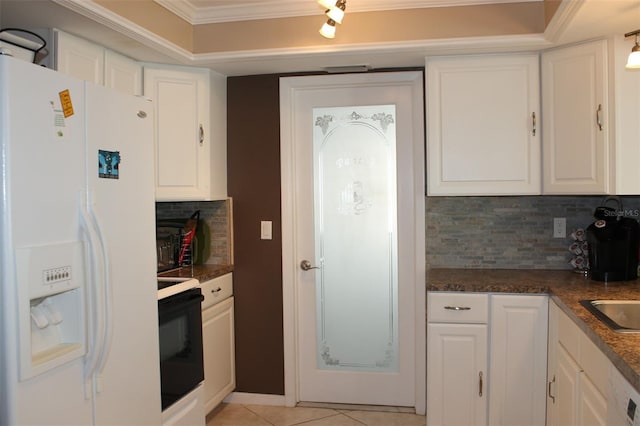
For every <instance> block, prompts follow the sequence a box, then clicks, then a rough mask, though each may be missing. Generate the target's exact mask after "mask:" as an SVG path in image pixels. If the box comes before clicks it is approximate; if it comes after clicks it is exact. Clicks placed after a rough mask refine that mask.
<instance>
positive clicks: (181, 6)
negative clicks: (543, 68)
mask: <svg viewBox="0 0 640 426" xmlns="http://www.w3.org/2000/svg"><path fill="white" fill-rule="evenodd" d="M153 1H155V2H156V3H158V4H159V5H161V6H162V7H164V8H166V9H167V10H169V11H171V12H172V13H174V14H175V15H177V16H179V17H180V18H182V19H183V20H185V21H186V22H188V23H190V24H191V25H200V24H216V23H222V22H235V21H253V20H258V19H275V18H293V17H296V16H312V15H318V14H321V13H322V8H321V7H320V6H319V5H318V4H317V3H316V2H315V1H299V0H271V1H263V2H253V3H252V2H251V0H248V1H243V2H238V4H234V5H224V6H207V7H196V6H195V5H194V4H193V2H192V1H190V0H153ZM539 1H543V0H400V1H389V0H349V1H348V5H347V11H348V12H373V11H384V10H399V9H422V8H428V7H459V6H477V5H486V4H498V3H525V2H539Z"/></svg>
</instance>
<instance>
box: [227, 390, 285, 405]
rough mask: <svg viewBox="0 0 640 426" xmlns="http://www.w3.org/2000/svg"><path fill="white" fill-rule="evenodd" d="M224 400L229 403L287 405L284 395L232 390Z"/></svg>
mask: <svg viewBox="0 0 640 426" xmlns="http://www.w3.org/2000/svg"><path fill="white" fill-rule="evenodd" d="M224 402H226V403H229V404H247V405H277V406H281V407H284V406H286V405H287V404H286V401H285V397H284V395H270V394H262V393H247V392H232V393H230V394H229V396H227V397H226V398H225V399H224Z"/></svg>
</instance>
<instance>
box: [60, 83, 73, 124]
mask: <svg viewBox="0 0 640 426" xmlns="http://www.w3.org/2000/svg"><path fill="white" fill-rule="evenodd" d="M58 96H60V103H61V104H62V113H63V114H64V118H69V117H71V116H72V115H73V102H71V93H69V89H66V90H63V91H62V92H60V93H58Z"/></svg>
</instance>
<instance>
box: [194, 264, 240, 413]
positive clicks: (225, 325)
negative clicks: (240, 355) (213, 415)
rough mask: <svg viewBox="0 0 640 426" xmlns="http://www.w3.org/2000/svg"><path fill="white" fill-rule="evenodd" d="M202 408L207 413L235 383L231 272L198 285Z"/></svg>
mask: <svg viewBox="0 0 640 426" xmlns="http://www.w3.org/2000/svg"><path fill="white" fill-rule="evenodd" d="M201 287H202V293H203V295H204V297H205V300H204V302H203V305H202V307H203V310H202V346H203V347H202V353H203V357H204V397H203V398H204V411H205V413H209V412H210V411H211V410H213V409H214V408H215V407H216V406H217V405H218V404H219V403H220V402H222V400H223V399H224V398H225V397H226V396H227V395H229V394H230V393H231V391H233V389H235V387H236V375H235V340H234V319H233V318H234V317H233V315H234V310H233V302H234V299H233V296H231V295H232V294H233V282H232V274H226V275H223V276H221V277H218V278H215V279H213V280H210V281H207V282H205V283H203V284H202V285H201Z"/></svg>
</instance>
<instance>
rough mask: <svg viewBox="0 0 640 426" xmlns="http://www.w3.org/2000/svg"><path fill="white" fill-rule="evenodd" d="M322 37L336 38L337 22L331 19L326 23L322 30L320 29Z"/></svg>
mask: <svg viewBox="0 0 640 426" xmlns="http://www.w3.org/2000/svg"><path fill="white" fill-rule="evenodd" d="M320 35H322V37H324V38H335V37H336V21H334V20H333V19H329V20H328V21H327V22H325V23H324V25H323V26H322V28H320Z"/></svg>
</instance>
